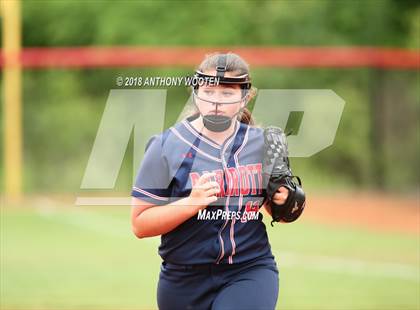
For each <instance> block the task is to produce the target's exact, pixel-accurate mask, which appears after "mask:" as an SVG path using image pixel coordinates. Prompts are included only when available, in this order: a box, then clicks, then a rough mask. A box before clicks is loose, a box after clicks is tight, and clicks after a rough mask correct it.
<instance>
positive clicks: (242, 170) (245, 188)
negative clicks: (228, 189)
mask: <svg viewBox="0 0 420 310" xmlns="http://www.w3.org/2000/svg"><path fill="white" fill-rule="evenodd" d="M239 177H240V184H241V195H244V196H245V195H249V191H250V188H249V179H248V167H247V166H239Z"/></svg>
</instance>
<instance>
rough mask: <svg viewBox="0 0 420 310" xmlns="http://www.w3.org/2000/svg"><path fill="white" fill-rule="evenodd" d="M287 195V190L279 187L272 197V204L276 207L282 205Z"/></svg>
mask: <svg viewBox="0 0 420 310" xmlns="http://www.w3.org/2000/svg"><path fill="white" fill-rule="evenodd" d="M288 195H289V190H288V189H287V188H286V187H284V186H281V187H280V188H279V189H278V190H277V192H276V193H275V194H274V196H273V202H274V203H275V204H277V205H282V204H284V203H285V202H286V199H287V196H288Z"/></svg>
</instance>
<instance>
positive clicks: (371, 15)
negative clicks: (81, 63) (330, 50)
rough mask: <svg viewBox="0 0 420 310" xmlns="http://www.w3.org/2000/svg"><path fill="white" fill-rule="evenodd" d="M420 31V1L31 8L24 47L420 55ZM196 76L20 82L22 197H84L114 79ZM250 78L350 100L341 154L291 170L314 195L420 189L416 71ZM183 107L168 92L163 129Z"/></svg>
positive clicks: (340, 135)
mask: <svg viewBox="0 0 420 310" xmlns="http://www.w3.org/2000/svg"><path fill="white" fill-rule="evenodd" d="M419 20H420V8H419V5H418V4H417V3H416V2H415V1H390V0H371V1H332V0H331V1H297V2H295V1H258V2H257V1H225V2H217V3H216V2H212V1H196V2H192V1H191V2H177V1H170V2H166V1H141V2H134V1H126V2H118V3H115V2H111V1H67V2H63V1H60V2H58V1H24V2H23V43H24V46H28V47H29V46H89V45H100V46H113V45H133V46H135V45H146V46H147V45H150V46H178V45H180V46H188V45H191V46H227V45H228V46H247V45H254V46H255V45H259V46H295V45H297V46H318V45H319V46H332V45H337V46H350V45H367V46H387V47H404V48H419V39H418V38H419V35H420V26H419V25H420V23H419ZM116 57H118V55H116ZM192 69H193V68H182V69H180V68H162V69H148V68H138V69H137V68H132V69H119V68H114V69H89V70H62V69H60V70H51V69H50V70H27V71H25V73H24V90H23V98H24V149H25V154H24V156H25V157H24V159H25V190H26V191H27V192H32V191H37V192H47V191H48V192H51V191H57V192H63V191H77V190H78V188H79V186H80V182H81V179H82V176H83V173H84V169H85V167H86V164H87V160H88V157H89V154H90V151H91V147H92V144H93V141H94V138H95V136H96V131H97V129H98V125H99V121H100V118H101V116H102V112H103V109H104V106H105V102H106V99H107V96H108V92H109V90H110V89H111V88H115V77H116V76H119V75H122V76H131V75H133V76H162V75H169V76H174V75H178V74H182V75H185V74H189V73H190V72H191V70H192ZM252 73H253V78H254V81H255V85H256V86H257V87H258V88H260V89H265V88H267V89H268V88H278V89H282V88H283V89H286V88H288V89H290V88H292V89H320V88H321V89H332V90H334V91H335V92H336V93H337V94H338V95H339V96H341V97H342V98H343V99H344V100H345V101H346V106H345V110H344V114H343V116H342V121H341V123H340V126H339V128H338V132H337V136H336V140H335V142H334V144H333V145H332V146H331V147H329V148H328V149H326V150H324V151H322V152H320V153H319V154H316V155H315V156H312V157H311V158H304V159H293V160H292V164H293V166H294V167H295V168H294V171H295V173H297V174H300V175H302V176H303V178H304V180H305V183H306V184H307V185H309V186H310V188H313V189H317V190H322V189H329V188H343V189H345V188H375V189H376V188H379V189H385V190H392V191H395V190H400V191H401V190H403V191H411V190H414V189H416V188H417V186H418V184H419V175H418V171H419V168H420V167H419V163H418V158H419V155H420V150H419V143H418V142H419V141H418V129H419V127H418V114H419V104H418V103H419V91H420V89H419V73H418V72H417V71H399V70H393V71H380V70H373V69H363V68H354V69H281V68H275V69H269V68H252ZM187 98H188V92H187V90H185V89H182V88H179V89H178V88H174V89H170V90H169V93H168V97H167V99H168V101H167V115H168V117H167V119H166V127H168V126H170V125H171V124H172V123H173V122H174V121H175V119H176V116H177V112H180V111H181V109H182V106H183V104H184V103H185V102H186V100H187ZM374 103H376V105H375V106H374ZM378 109H379V113H380V114H379V115H380V119H379V124H378V118H375V115H376V113H377V112H378ZM0 122H2V119H1V118H0ZM378 128H379V132H378ZM1 139H3V137H2V138H1ZM0 145H1V146H0V147H1V148H2V147H3V144H0ZM130 147H131V146H130ZM130 150H131V149H129V150H128V151H127V156H126V159H125V162H124V165H123V169H122V171H121V174H120V178H119V181H118V184H117V189H120V190H123V191H126V190H127V188H129V187H130V183H131V177H132V176H131V171H132V170H131V169H132V168H131V160H132V156H131V153H130ZM1 169H3V167H2V168H1ZM1 179H2V180H1V182H3V178H1ZM2 185H3V184H2Z"/></svg>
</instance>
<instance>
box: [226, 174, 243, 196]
mask: <svg viewBox="0 0 420 310" xmlns="http://www.w3.org/2000/svg"><path fill="white" fill-rule="evenodd" d="M228 170H229V172H230V175H231V176H232V185H233V186H232V189H233V196H239V186H240V185H239V173H238V170H237V169H236V168H234V167H231V168H228Z"/></svg>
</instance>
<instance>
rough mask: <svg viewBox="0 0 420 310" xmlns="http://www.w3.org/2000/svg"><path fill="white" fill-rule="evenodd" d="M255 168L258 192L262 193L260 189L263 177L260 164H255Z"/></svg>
mask: <svg viewBox="0 0 420 310" xmlns="http://www.w3.org/2000/svg"><path fill="white" fill-rule="evenodd" d="M254 166H255V169H256V170H257V175H258V183H259V186H258V194H262V190H263V177H262V164H261V163H259V164H255V165H254Z"/></svg>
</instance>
